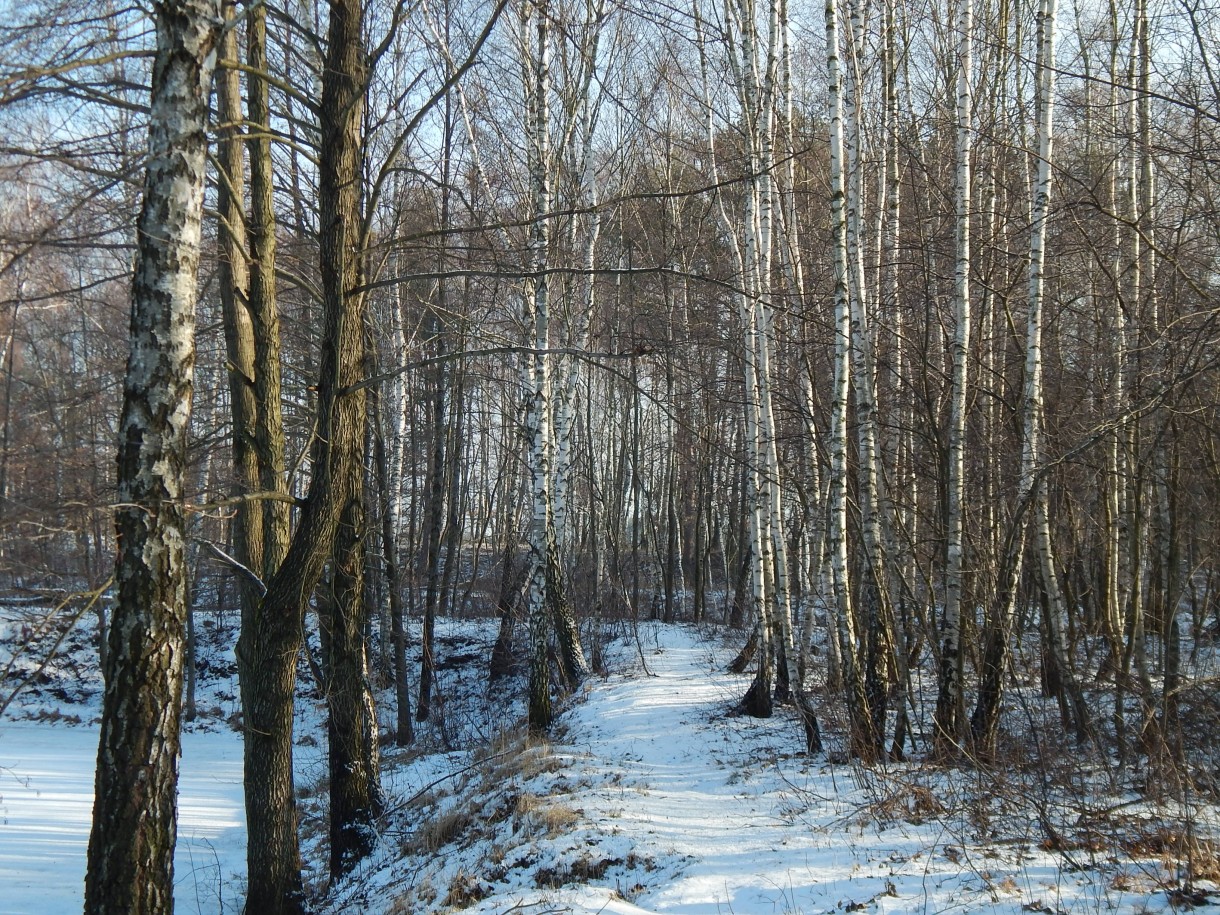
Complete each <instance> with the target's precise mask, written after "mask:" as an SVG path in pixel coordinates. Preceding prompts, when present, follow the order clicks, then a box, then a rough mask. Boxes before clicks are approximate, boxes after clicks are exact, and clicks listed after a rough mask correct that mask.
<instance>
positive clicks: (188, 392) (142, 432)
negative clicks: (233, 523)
mask: <svg viewBox="0 0 1220 915" xmlns="http://www.w3.org/2000/svg"><path fill="white" fill-rule="evenodd" d="M154 20H155V23H156V31H157V44H156V54H155V57H154V61H153V70H152V98H151V107H150V111H149V132H148V151H149V156H148V164H147V166H146V171H145V181H144V200H143V206H142V209H141V211H140V217H139V223H138V227H137V246H138V250H137V256H136V267H135V276H134V278H133V281H132V292H131V328H130V343H131V350H130V355H129V358H128V361H127V372H126V377H125V381H124V386H123V411H122V417H121V420H120V427H119V439H120V441H119V461H118V508H117V509H116V512H115V527H116V530H117V535H118V544H119V554H118V561H117V563H116V570H115V582H116V587H117V590H118V600H117V602H116V605H115V609H114V614H113V616H112V619H111V624H110V632H109V644H108V651H107V653H106V669H105V672H104V673H105V683H106V688H105V694H104V696H103V702H102V728H101V735H100V739H99V743H98V755H97V776H96V801H95V804H94V811H93V828H92V830H91V832H90V836H89V848H88V871H87V874H86V878H85V911H87V912H91V913H99V915H101V913H116V915H117V913H128V912H162V911H165V912H168V911H171V910H172V909H173V897H174V864H173V862H174V843H175V841H176V838H177V785H178V755H179V749H180V734H179V728H180V723H181V713H182V678H183V658H184V656H185V650H186V615H187V613H188V607H187V604H186V597H187V595H186V584H187V571H186V568H185V546H186V530H185V518H184V514H185V506H184V493H183V486H184V483H185V479H184V477H185V464H186V446H187V433H188V424H189V420H190V415H191V400H192V393H193V369H194V364H195V299H196V280H197V275H198V269H199V243H200V235H201V222H202V216H203V193H204V171H205V166H206V162H207V133H206V131H207V122H208V96H209V93H210V91H211V85H212V73H213V68H214V65H215V61H216V52H217V43H218V40H219V37H220V26H221V18H220V4H219V2H217V0H184V2H164V3H159V4H157V5H156V6H155V9H154Z"/></svg>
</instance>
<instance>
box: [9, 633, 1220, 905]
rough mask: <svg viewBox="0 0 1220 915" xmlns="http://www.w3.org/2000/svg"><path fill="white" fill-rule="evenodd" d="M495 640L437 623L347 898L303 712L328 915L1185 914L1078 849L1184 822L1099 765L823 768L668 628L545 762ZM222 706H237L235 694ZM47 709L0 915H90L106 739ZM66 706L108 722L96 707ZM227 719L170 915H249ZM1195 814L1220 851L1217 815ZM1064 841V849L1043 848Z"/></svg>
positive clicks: (610, 683) (25, 760)
mask: <svg viewBox="0 0 1220 915" xmlns="http://www.w3.org/2000/svg"><path fill="white" fill-rule="evenodd" d="M494 632H495V625H494V621H493V622H492V623H478V622H467V623H458V622H456V621H442V623H441V626H440V627H438V644H439V646H440V659H441V665H440V670H438V686H439V688H440V690H441V695H442V696H443V697H444V701H443V702H439V703H438V705H437V709H438V714H439V715H440V716H441V717H440V720H437V721H434V722H431V723H429V724H427V725H424V726H421V728H420V742H419V744H418V745H417V746H415V747H411V748H402V749H399V748H393V747H386V748H385V750H384V763H385V769H384V776H383V783H384V787H385V790H386V794H387V811H388V812H387V814H386V816H385V818H384V822H383V824H382V826H383V828H382V839H381V842H380V844H379V846H378V849H377V850H376V852H375V853H374V854H373V856H371V858H370V859H369V860H367V861H366V862H363V863H362V864H361V865H360V866H359V867H358V868H357V870H356V872H355V873H354V874H353V875H352V877H351V878H349V879H347V880H345V881H343V882H342V883H340V884H339V885H337V886H334V887H330V888H326V887H325V886H324V881H323V880H322V879H321V878H320V877H318V872H319V871H320V864H319V862H322V861H324V860H325V852H324V847H323V844H322V843H323V840H324V835H325V810H324V800H325V793H324V791H320V790H319V788H318V785H319V783H320V782H321V781H322V780H323V778H324V770H325V766H324V762H323V755H322V754H323V749H322V747H321V745H320V744H321V741H320V740H318V739H317V735H318V730H317V724H318V721H319V718H320V714H321V706H320V703H319V702H317V701H316V700H314V699H308V698H303V699H302V701H301V703H300V705H301V712H300V716H301V717H300V719H299V730H298V735H299V739H298V747H297V771H298V786H299V787H301V788H302V789H303V790H302V797H303V800H302V834H303V837H304V848H305V853H306V856H307V860H308V861H309V862H310V864H311V867H310V869H309V871H308V872H307V875H306V878H307V883H308V885H310V886H311V887H312V888H313V889H314V891H316V893H317V894H318V903H317V908H318V911H319V913H321V915H338V913H366V912H367V913H372V915H379V913H385V915H390V913H401V912H412V913H421V915H424V913H433V912H435V913H440V912H452V911H458V910H464V911H467V912H470V913H472V915H507V913H510V912H511V913H521V915H559V913H573V915H591V913H603V915H662V913H664V915H725V913H738V915H769V913H777V915H779V913H800V915H813V913H824V912H827V913H828V912H851V911H866V912H870V913H891V915H892V913H913V912H920V913H923V912H927V913H942V912H954V913H971V912H996V913H1001V915H1017V913H1022V912H1049V913H1055V915H1058V913H1081V915H1083V913H1088V912H1113V913H1116V915H1135V913H1156V912H1169V911H1172V910H1173V908H1172V904H1171V900H1170V898H1169V896H1168V895H1167V890H1168V889H1170V888H1172V887H1174V886H1176V885H1178V877H1179V874H1178V873H1177V871H1176V868H1177V864H1176V861H1175V860H1174V859H1173V856H1171V855H1164V854H1162V855H1156V854H1150V855H1145V856H1143V857H1140V856H1137V855H1136V854H1134V853H1132V854H1126V853H1123V852H1121V851H1120V850H1119V848H1118V846H1117V845H1116V844H1115V843H1116V842H1121V841H1122V840H1123V836H1121V835H1117V834H1107V835H1106V836H1104V837H1103V840H1104V841H1093V840H1090V841H1089V842H1077V843H1075V844H1072V842H1073V841H1074V840H1075V837H1076V836H1077V835H1078V833H1079V830H1080V824H1081V823H1082V822H1084V820H1086V819H1088V818H1089V817H1094V816H1097V817H1101V816H1103V815H1105V816H1108V817H1110V818H1111V819H1112V820H1113V821H1114V822H1115V823H1119V822H1121V823H1122V824H1125V825H1122V826H1117V827H1116V828H1117V829H1126V830H1128V832H1130V831H1131V830H1137V831H1138V829H1140V828H1145V832H1146V833H1148V834H1151V833H1150V830H1151V829H1152V828H1153V825H1155V824H1157V823H1162V822H1164V823H1173V822H1178V821H1175V820H1174V819H1173V817H1174V816H1178V817H1180V815H1181V812H1180V811H1171V810H1168V809H1163V808H1159V807H1157V805H1156V804H1154V803H1152V802H1151V801H1149V800H1148V799H1146V798H1143V797H1140V796H1138V795H1123V794H1116V792H1115V790H1114V789H1113V788H1112V787H1105V786H1103V785H1101V784H1100V781H1101V780H1098V781H1097V782H1092V781H1090V780H1089V778H1090V777H1089V775H1088V773H1087V772H1085V771H1084V770H1083V769H1082V770H1080V771H1076V772H1072V773H1070V775H1071V777H1072V778H1073V779H1075V781H1074V782H1073V783H1072V784H1071V785H1069V786H1067V787H1066V788H1061V787H1057V785H1056V783H1054V780H1053V779H1052V778H1049V777H1048V776H1047V774H1046V772H1039V773H1035V774H1034V775H1032V776H1029V777H1026V776H1025V775H1022V774H1021V772H1019V771H1016V770H1014V771H1011V772H1005V773H999V774H996V775H994V776H993V775H991V774H986V775H984V774H983V773H980V772H977V771H970V770H947V769H943V768H935V767H930V766H926V765H924V764H922V763H918V762H914V763H904V764H897V763H892V764H889V765H888V766H886V767H881V768H877V769H863V768H861V767H859V766H855V765H852V764H850V763H842V762H836V763H831V762H828V761H827V757H824V756H817V757H813V758H810V757H807V756H806V755H805V754H804V752H803V737H802V734H801V729H800V726H799V724H798V723H797V721H796V719H795V717H794V715H793V713H792V711H791V709H788V708H785V707H782V706H780V707H778V709H777V714H776V715H775V717H773V718H771V719H766V720H758V719H753V718H749V717H744V716H740V715H737V714H735V712H734V706H735V705H736V703H737V701H738V699H739V698H740V697H741V695H742V694H743V693H744V691H745V688H746V686H747V685H748V682H749V681H748V677H744V676H737V675H733V674H729V673H727V672H726V671H725V664H726V661H727V660H728V658H729V657H730V656H731V654H732V650H733V649H734V648H735V647H736V645H735V644H732V643H731V642H726V641H724V640H723V639H722V638H721V637H720V636H717V635H716V634H714V633H712V632H710V631H702V630H698V629H695V628H693V627H682V626H661V625H654V624H648V625H644V626H641V627H640V629H639V634H638V638H637V637H636V636H635V635H634V634H631V637H629V638H626V639H623V640H620V641H618V642H616V643H615V644H614V645H613V646H612V647H611V649H610V650H609V651H608V656H609V658H610V668H611V671H612V672H611V673H610V674H609V675H608V676H605V677H591V678H590V679H589V681H587V683H586V686H585V687H584V688H583V689H582V691H581V694H580V695H579V696H577V697H574V699H572V700H570V701H569V702H567V703H566V704H565V707H564V709H563V712H562V714H561V715H560V717H559V719H558V723H557V727H556V729H555V733H554V734H553V735H552V739H551V740H550V741H538V740H536V739H531V738H528V737H527V736H526V735H525V734H524V732H523V731H522V730H521V729H520V727H519V722H520V717H521V714H522V711H523V710H522V705H521V701H520V692H521V691H520V684H519V683H518V682H516V681H509V682H502V683H500V684H497V685H496V686H494V687H493V688H491V689H488V688H487V687H486V686H485V684H484V676H485V667H484V666H483V665H482V664H480V663H477V662H474V663H467V664H465V665H464V666H463V665H459V664H456V663H453V664H446V663H445V661H446V659H447V658H454V659H456V658H458V657H459V656H463V657H469V658H476V659H477V658H478V657H482V656H485V655H484V651H485V649H486V648H487V646H488V644H489V642H490V641H491V640H492V639H494ZM209 689H210V690H211V691H212V695H213V697H217V698H218V701H222V702H224V701H225V700H224V698H223V697H226V696H227V697H228V700H229V701H228V702H227V703H226V704H228V705H229V706H230V708H229V711H231V710H232V709H231V702H232V697H231V695H229V692H230V690H231V689H232V684H231V682H230V681H229V680H227V679H221V680H219V681H218V682H217V683H216V684H213V685H212V686H210V687H209ZM44 700H45V696H44V697H43V699H36V698H35V697H31V698H30V699H29V700H28V701H27V702H25V703H24V704H23V706H22V713H23V714H26V715H31V714H34V717H32V718H26V719H22V718H10V719H6V720H3V721H0V915H24V913H31V915H59V913H69V912H78V911H79V910H80V906H81V901H82V900H81V896H82V887H83V876H84V868H85V849H86V843H87V840H88V831H89V820H90V813H91V797H92V780H93V763H94V756H95V754H96V741H97V729H96V726H94V725H89V724H85V725H79V724H76V725H73V724H70V723H68V721H67V720H66V719H63V718H57V717H56V716H55V715H46V714H44V712H45V706H39V705H38V702H40V701H44ZM75 708H76V711H78V713H79V714H80V715H81V717H82V718H84V719H85V720H86V721H89V720H91V719H92V718H93V717H95V713H96V696H92V697H87V698H84V699H82V700H80V703H79V704H78V705H77V706H76V707H75ZM40 709H41V710H42V711H39V710H40ZM827 709H828V712H827V718H826V719H825V720H823V722H822V724H823V731H824V734H825V735H826V736H827V738H828V740H830V741H831V743H832V750H838V749H841V748H839V747H836V746H835V745H834V743H835V741H836V739H838V740H841V737H842V723H841V722H840V721H837V720H835V719H834V718H833V705H831V704H828V705H827ZM217 711H218V713H221V714H217V715H216V716H214V717H211V718H209V719H206V720H204V721H202V722H201V723H199V724H197V725H196V726H195V728H194V729H193V730H190V731H188V732H187V733H186V734H184V737H183V756H182V765H181V784H180V821H179V844H178V851H177V859H176V874H177V888H176V903H177V908H178V911H179V912H186V913H196V912H198V913H219V912H237V911H240V908H241V903H242V892H243V871H244V857H245V849H244V839H245V830H244V814H243V809H242V795H241V741H240V735H239V734H238V733H237V732H236V731H234V730H233V729H232V728H231V727H229V726H228V725H227V724H226V723H224V721H223V712H224V710H223V709H218V710H217ZM10 713H11V710H10ZM501 727H503V728H504V733H497V730H498V729H499V728H501ZM835 755H836V754H835V753H833V752H832V754H831V758H834V757H835ZM1069 789H1070V790H1069ZM1116 811H1121V812H1122V816H1123V817H1126V819H1121V820H1120V819H1119V817H1118V814H1117V813H1116ZM1189 813H1190V815H1191V817H1192V822H1193V823H1194V828H1196V829H1197V830H1198V834H1199V835H1211V836H1212V837H1213V838H1214V837H1215V834H1216V833H1215V831H1216V825H1217V824H1216V811H1215V808H1214V806H1209V805H1207V804H1204V803H1197V804H1196V805H1195V807H1193V808H1192V809H1191V810H1190V811H1189ZM1157 816H1162V819H1160V820H1157V819H1156V817H1157ZM1140 817H1142V818H1144V819H1139V818H1140ZM1141 823H1143V824H1146V825H1145V826H1144V827H1141V826H1140V824H1141ZM1048 825H1050V826H1053V827H1054V828H1055V830H1057V832H1058V833H1059V834H1061V835H1062V836H1064V837H1065V838H1066V839H1068V840H1070V841H1069V847H1067V848H1065V849H1064V850H1060V851H1055V850H1052V849H1051V848H1050V847H1049V846H1048V845H1047V843H1046V842H1045V839H1046V836H1047V828H1046V827H1047V826H1048ZM1202 886H1203V888H1204V889H1208V890H1213V891H1214V889H1215V887H1214V885H1213V884H1202ZM1212 898H1215V894H1214V892H1213V895H1212ZM1196 911H1198V912H1203V913H1211V915H1216V913H1220V906H1218V905H1216V904H1209V905H1205V906H1202V907H1200V908H1198V909H1196Z"/></svg>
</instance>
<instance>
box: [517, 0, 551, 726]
mask: <svg viewBox="0 0 1220 915" xmlns="http://www.w3.org/2000/svg"><path fill="white" fill-rule="evenodd" d="M548 15H549V11H548V9H547V3H546V0H541V2H533V3H528V4H525V5H524V6H523V12H522V16H521V23H520V26H521V48H522V51H523V54H524V57H525V61H526V68H527V72H526V74H525V75H526V80H525V85H526V98H527V114H528V123H527V146H528V153H529V155H528V162H529V168H528V172H529V178H530V198H531V210H532V212H531V225H530V239H529V256H530V270H531V274H530V276H529V278H528V279H527V281H526V283H525V291H524V295H523V296H522V306H523V310H524V315H523V317H524V319H525V321H524V323H525V328H526V333H527V334H528V335H529V341H530V347H531V349H532V351H533V352H532V355H531V356H530V357H529V359H528V360H527V361H526V370H527V372H528V377H527V385H528V386H527V390H528V392H529V406H528V410H527V415H526V436H527V448H528V460H527V466H528V469H529V477H530V494H531V511H530V521H529V530H528V534H529V536H528V540H529V571H528V573H527V586H526V587H527V590H526V601H527V603H526V606H527V613H528V619H529V632H530V646H531V648H530V685H529V724H530V728H531V729H532V730H534V731H545V730H546V729H547V728H548V727H550V724H551V719H552V711H551V701H550V667H549V664H548V657H547V648H548V643H549V638H550V632H551V621H550V614H549V607H548V606H547V563H548V560H549V557H550V556H551V538H552V537H553V536H554V527H553V521H552V517H551V501H550V478H551V460H552V439H551V421H550V414H551V410H550V394H551V377H550V359H549V358H548V355H547V350H548V348H549V346H550V301H549V294H550V284H549V277H548V274H547V268H548V266H549V262H550V219H549V213H550V211H551V181H550V158H551V151H550V62H551V56H550V55H551V51H550V29H549V23H548Z"/></svg>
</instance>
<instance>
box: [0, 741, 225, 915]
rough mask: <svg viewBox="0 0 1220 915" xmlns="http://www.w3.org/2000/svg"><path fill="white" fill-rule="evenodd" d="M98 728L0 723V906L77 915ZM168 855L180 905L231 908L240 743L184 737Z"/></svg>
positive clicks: (9, 910)
mask: <svg viewBox="0 0 1220 915" xmlns="http://www.w3.org/2000/svg"><path fill="white" fill-rule="evenodd" d="M97 738H98V731H97V727H96V726H85V725H79V726H69V725H63V724H59V725H49V724H47V723H45V722H37V721H11V720H8V721H4V722H0V887H2V888H3V889H0V913H4V915H51V913H60V912H65V913H66V912H79V911H80V909H81V905H82V902H83V898H84V880H85V849H86V846H87V844H88V841H89V825H90V818H91V817H92V814H93V760H94V758H95V757H96V755H97ZM180 772H181V784H180V788H179V794H180V801H179V808H178V809H179V813H178V816H179V826H178V847H177V853H176V855H175V861H174V870H175V882H176V890H175V894H174V895H175V900H176V907H177V911H179V912H186V913H192V915H193V913H200V915H203V913H211V912H220V911H229V910H231V909H232V907H233V903H234V902H235V900H234V898H233V894H234V890H233V889H232V886H231V885H228V886H226V883H229V884H231V882H232V879H233V876H234V875H240V874H241V872H242V871H244V870H245V854H246V852H245V832H246V818H245V812H244V810H243V809H242V791H241V742H240V740H239V739H238V737H237V735H236V734H234V733H233V732H232V731H217V732H195V733H187V734H185V735H184V736H183V751H182V765H181V769H180Z"/></svg>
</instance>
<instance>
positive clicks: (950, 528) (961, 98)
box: [934, 0, 974, 757]
mask: <svg viewBox="0 0 1220 915" xmlns="http://www.w3.org/2000/svg"><path fill="white" fill-rule="evenodd" d="M973 35H974V6H973V2H972V0H961V3H960V6H959V12H958V36H959V38H958V40H959V44H958V54H957V182H956V203H957V264H956V268H955V272H954V276H955V295H954V304H955V309H956V318H957V320H956V327H955V331H954V337H953V381H952V394H951V402H950V407H949V467H948V471H949V472H948V484H947V496H948V499H947V506H946V513H945V541H946V549H945V607H944V615H943V617H942V618H941V649H940V677H939V681H938V692H937V699H936V719H935V724H934V727H935V744H936V752H937V754H938V755H940V756H944V757H948V756H954V755H957V753H958V752H959V751H960V749H961V745H962V740H963V737H964V736H965V718H966V711H965V698H964V695H963V692H962V661H963V656H962V607H961V602H962V566H963V560H964V543H963V524H962V513H963V503H964V500H965V493H966V481H965V472H966V465H965V448H966V393H967V385H968V383H969V377H968V365H969V357H970V323H971V307H970V226H971V175H970V157H971V155H972V152H973V148H974V142H973V133H972V131H973V124H972V110H971V109H972V107H973V64H974V48H973Z"/></svg>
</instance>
